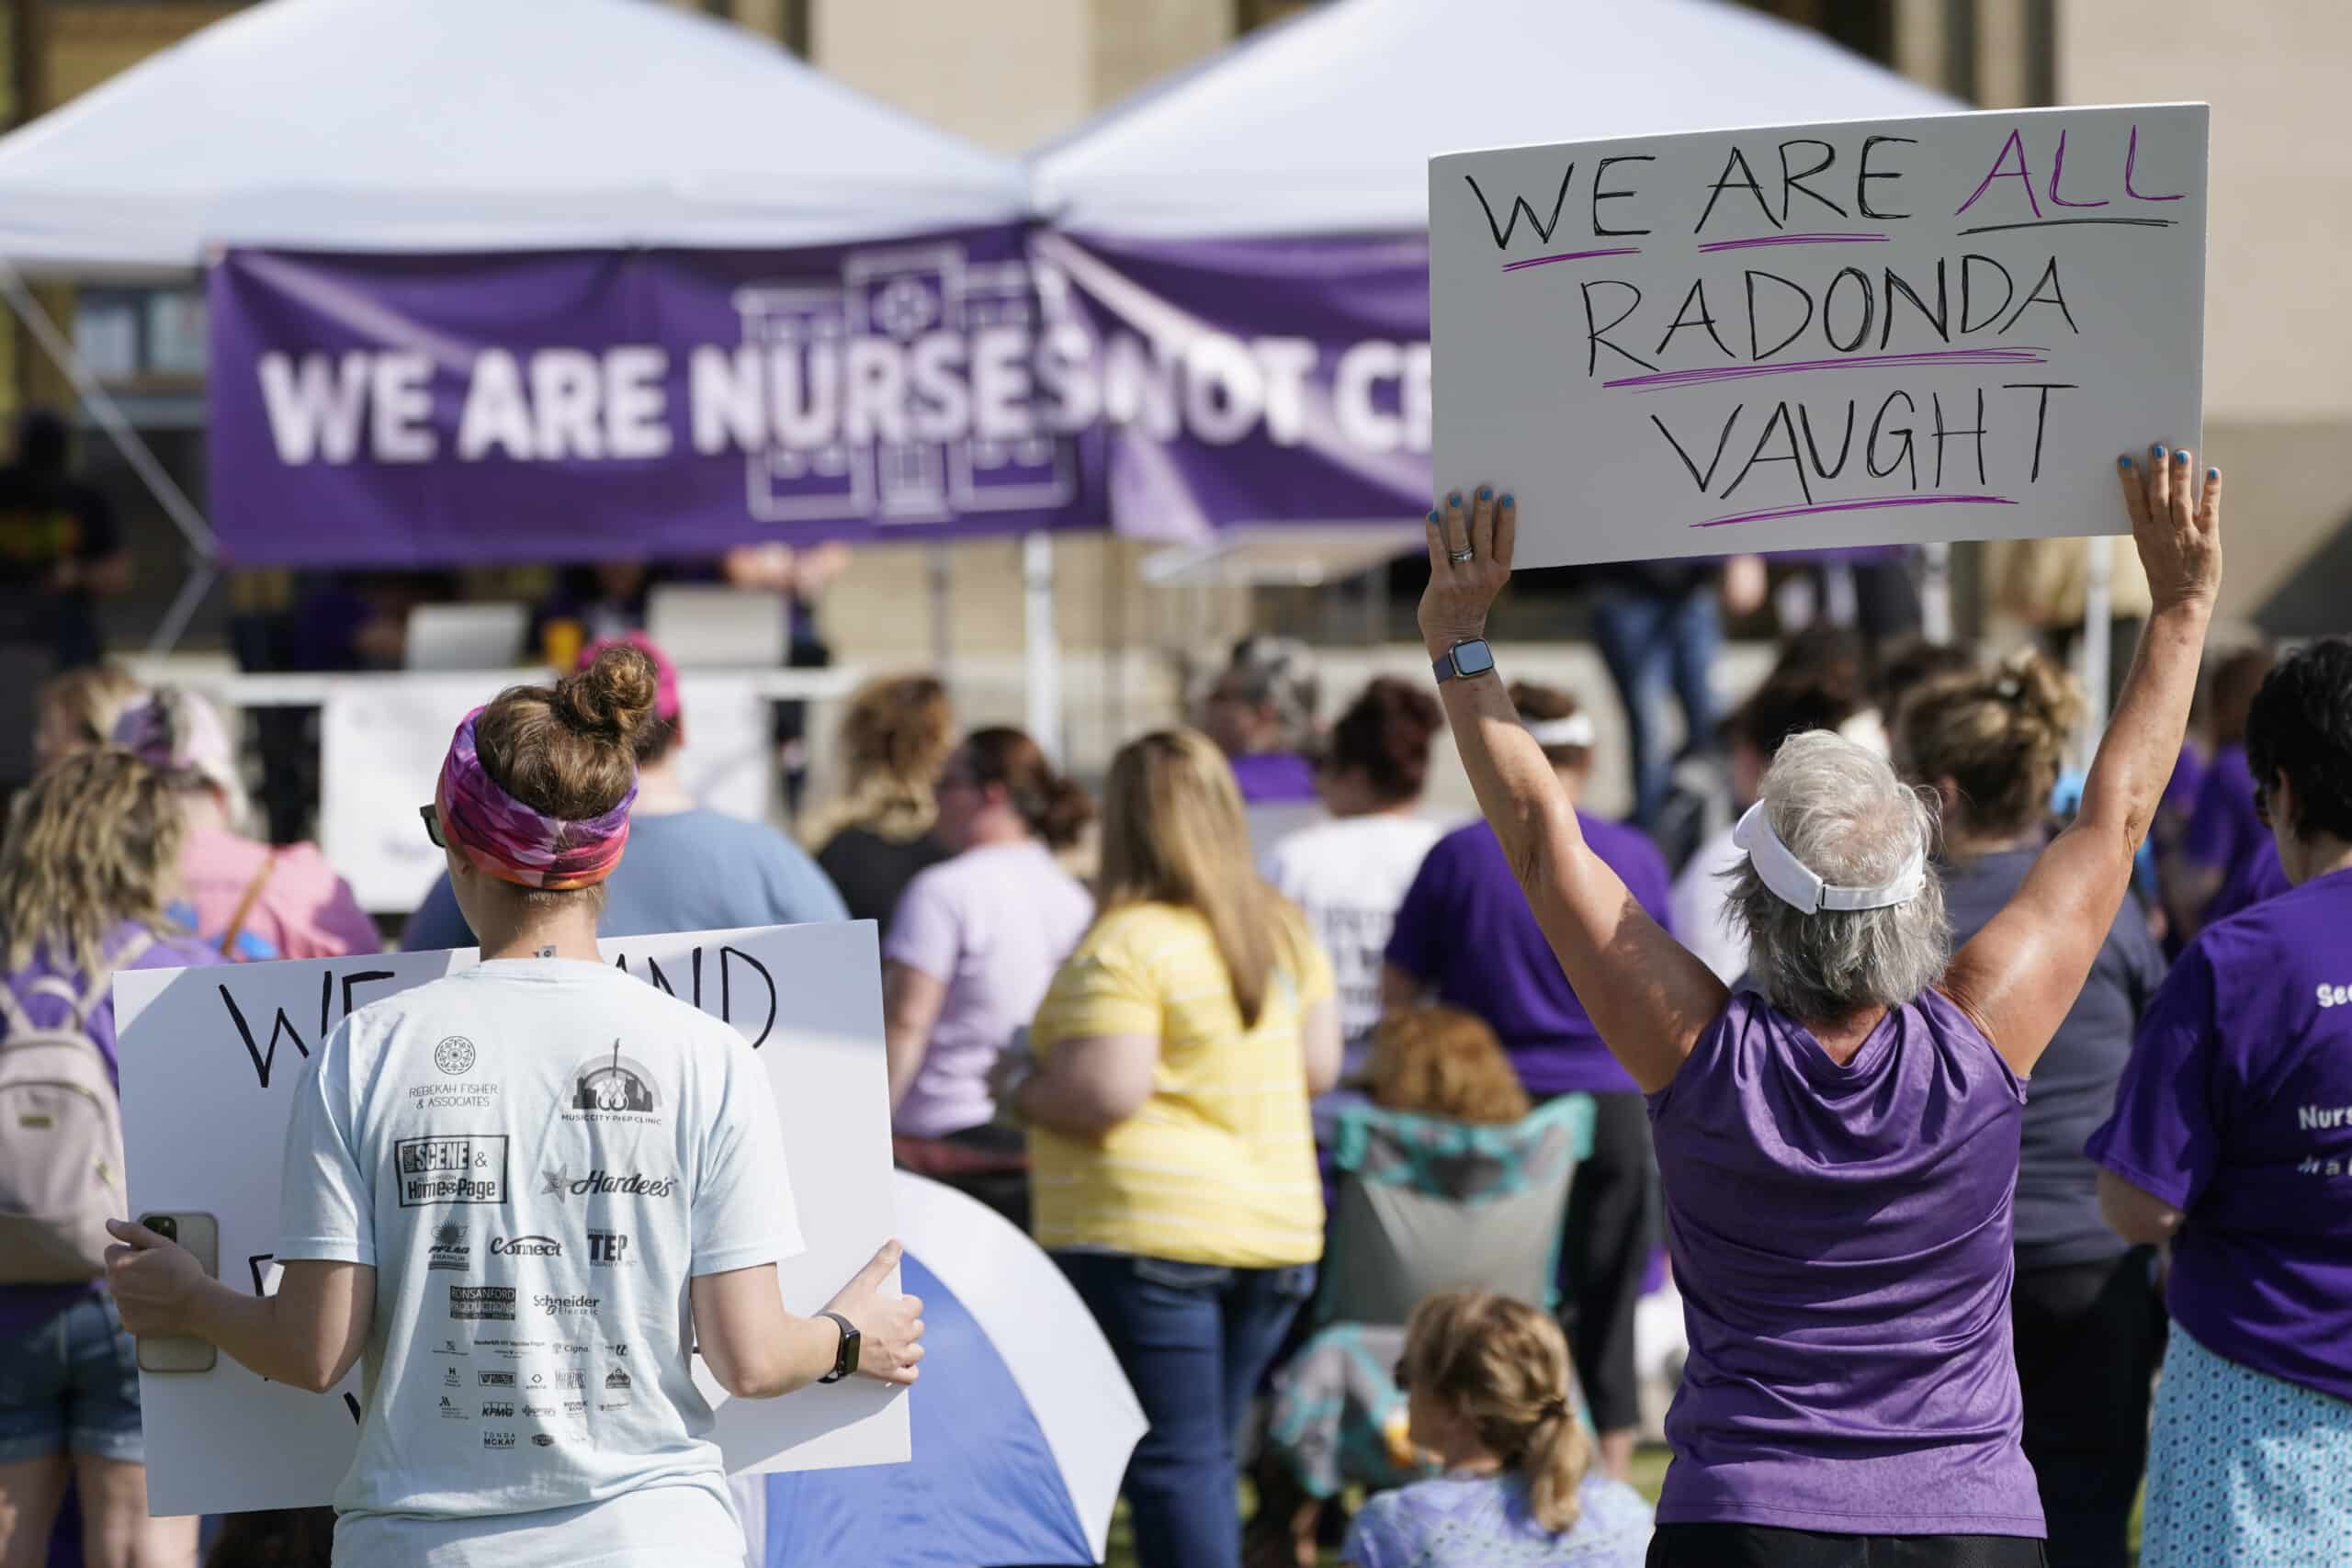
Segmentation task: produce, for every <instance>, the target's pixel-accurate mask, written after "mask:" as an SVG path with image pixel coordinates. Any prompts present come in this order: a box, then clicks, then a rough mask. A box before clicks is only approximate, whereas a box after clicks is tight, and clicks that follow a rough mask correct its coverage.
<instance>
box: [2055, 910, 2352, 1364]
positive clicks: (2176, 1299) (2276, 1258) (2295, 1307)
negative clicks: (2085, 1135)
mask: <svg viewBox="0 0 2352 1568" xmlns="http://www.w3.org/2000/svg"><path fill="white" fill-rule="evenodd" d="M2347 932H2352V871H2339V872H2336V873H2335V874H2333V875H2329V876H2322V877H2316V878H2314V879H2312V881H2310V882H2307V883H2305V884H2304V885H2303V886H2301V887H2297V888H2294V889H2292V890H2290V891H2289V892H2287V893H2283V894H2281V895H2279V896H2278V897H2276V898H2271V899H2268V900H2266V901H2265V902H2263V903H2260V904H2257V905H2256V906H2255V907H2254V908H2250V909H2247V910H2245V912H2244V913H2242V914H2240V915H2238V916H2236V917H2235V918H2233V919H2228V920H2224V921H2222V923H2221V924H2219V925H2214V926H2208V927H2207V928H2206V929H2205V930H2204V931H2200V932H2199V933H2198V936H2197V940H2196V941H2194V942H2190V943H2189V944H2188V951H2187V952H2186V953H2182V954H2181V956H2180V961H2179V962H2178V963H2177V964H2174V965H2173V966H2172V974H2171V976H2170V977H2169V978H2167V979H2166V980H2165V984H2164V986H2163V987H2162V988H2161V989H2159V990H2158V991H2157V992H2156V997H2155V1000H2154V1002H2152V1003H2151V1004H2150V1005H2149V1009H2148V1015H2147V1017H2146V1018H2145V1019H2144V1020H2143V1021H2142V1022H2141V1025H2140V1034H2139V1038H2138V1039H2137V1040H2136V1041H2134V1042H2133V1043H2132V1047H2131V1063H2130V1065H2129V1066H2126V1067H2125V1068H2124V1071H2123V1082H2122V1085H2121V1087H2120V1088H2119V1089H2117V1090H2116V1095H2115V1114H2114V1115H2113V1116H2111V1117H2110V1118H2109V1119H2108V1122H2107V1123H2106V1125H2104V1126H2102V1127H2100V1128H2099V1129H2098V1132H2096V1133H2094V1134H2091V1139H2090V1144H2089V1154H2090V1156H2091V1158H2093V1159H2095V1160H2097V1161H2098V1163H2099V1164H2101V1165H2103V1166H2105V1167H2106V1168H2108V1169H2109V1170H2111V1171H2113V1172H2115V1174H2116V1175H2118V1176H2120V1177H2121V1178H2122V1179H2124V1180H2126V1181H2128V1182H2130V1183H2131V1185H2132V1186H2134V1187H2137V1188H2139V1189H2140V1190H2142V1191H2143V1192H2146V1193H2149V1194H2151V1195H2153V1196H2154V1197H2156V1198H2158V1199H2161V1200H2162V1201H2164V1202H2165V1203H2168V1204H2170V1205H2171V1206H2172V1207H2174V1208H2176V1209H2177V1210H2179V1211H2180V1212H2181V1214H2182V1216H2183V1218H2182V1221H2181V1225H2180V1231H2179V1234H2178V1235H2177V1237H2176V1238H2175V1239H2174V1242H2173V1249H2172V1277H2171V1280H2170V1282H2169V1283H2168V1284H2167V1285H2166V1286H2165V1303H2166V1304H2167V1305H2168V1306H2169V1307H2170V1308H2171V1310H2172V1314H2173V1316H2174V1317H2176V1318H2177V1319H2179V1320H2180V1324H2181V1326H2183V1327H2184V1328H2186V1329H2188V1332H2189V1333H2191V1334H2192V1335H2194V1336H2196V1337H2197V1342H2198V1343H2199V1344H2200V1345H2203V1346H2204V1347H2206V1348H2208V1349H2210V1350H2211V1351H2212V1352H2213V1353H2214V1354H2215V1355H2217V1356H2223V1357H2226V1358H2228V1359H2231V1360H2233V1361H2235V1362H2237V1363H2238V1364H2240V1365H2241V1366H2246V1367H2251V1368H2253V1369H2254V1370H2255V1371H2258V1372H2267V1373H2268V1374H2269V1375H2270V1376H2272V1377H2276V1378H2284V1379H2286V1380H2287V1381H2288V1382H2295V1383H2301V1385H2303V1386H2304V1387H2306V1388H2314V1389H2318V1390H2319V1391H2321V1392H2322V1393H2331V1394H2334V1395H2335V1396H2336V1397H2337V1398H2339V1399H2352V936H2347V935H2346V933H2347Z"/></svg>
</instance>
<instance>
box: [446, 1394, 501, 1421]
mask: <svg viewBox="0 0 2352 1568" xmlns="http://www.w3.org/2000/svg"><path fill="white" fill-rule="evenodd" d="M441 1403H442V1404H448V1403H449V1402H448V1401H447V1400H446V1399H445V1400H443V1401H442V1402H441ZM481 1414H482V1419H484V1420H486V1421H489V1420H498V1421H509V1420H513V1419H514V1416H515V1402H514V1401H513V1400H511V1399H491V1400H485V1401H483V1402H482V1407H481Z"/></svg>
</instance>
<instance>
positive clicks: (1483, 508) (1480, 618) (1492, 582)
mask: <svg viewBox="0 0 2352 1568" xmlns="http://www.w3.org/2000/svg"><path fill="white" fill-rule="evenodd" d="M1518 525H1519V508H1518V506H1517V505H1516V503H1514V502H1513V501H1512V500H1511V498H1510V496H1508V495H1506V496H1503V497H1501V498H1499V499H1498V498H1497V497H1496V495H1495V491H1494V487H1493V486H1491V485H1480V486H1479V487H1478V489H1477V491H1476V494H1475V495H1472V496H1468V497H1465V496H1464V494H1463V493H1462V492H1461V491H1453V493H1452V494H1450V495H1448V496H1447V497H1446V498H1445V505H1444V507H1443V508H1442V510H1440V511H1435V512H1432V513H1430V515H1429V522H1428V525H1427V527H1428V533H1429V547H1430V585H1429V587H1428V588H1427V589H1425V590H1423V591H1422V593H1421V612H1420V621H1421V637H1422V640H1423V641H1425V642H1426V643H1428V645H1429V649H1430V658H1432V659H1437V658H1442V657H1443V656H1444V653H1445V651H1446V649H1450V648H1452V647H1453V645H1454V644H1455V643H1457V642H1468V641H1471V640H1473V639H1475V638H1477V637H1484V636H1486V635H1487V609H1488V608H1489V607H1491V606H1492V605H1493V604H1494V602H1495V596H1496V595H1497V594H1498V593H1500V592H1502V591H1503V584H1504V583H1506V582H1508V581H1510V558H1511V547H1512V544H1513V543H1514V541H1515V539H1516V537H1517V535H1518Z"/></svg>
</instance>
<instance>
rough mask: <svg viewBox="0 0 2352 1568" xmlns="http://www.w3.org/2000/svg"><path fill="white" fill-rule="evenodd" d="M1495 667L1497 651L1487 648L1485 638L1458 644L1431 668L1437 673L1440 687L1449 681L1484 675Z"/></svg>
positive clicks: (1446, 651) (1476, 638)
mask: <svg viewBox="0 0 2352 1568" xmlns="http://www.w3.org/2000/svg"><path fill="white" fill-rule="evenodd" d="M1494 667H1495V650H1494V649H1491V648H1488V647H1487V639H1486V638H1485V637H1472V638H1471V639H1470V640H1468V641H1467V642H1457V643H1455V644H1454V645H1453V647H1452V648H1449V649H1446V650H1445V656H1444V657H1443V658H1442V659H1440V660H1437V661H1436V662H1435V663H1434V664H1433V665H1431V668H1432V669H1434V670H1435V671H1437V680H1438V684H1439V685H1441V686H1442V685H1443V684H1445V682H1448V681H1466V680H1468V679H1469V678H1470V677H1471V676H1473V675H1484V674H1486V673H1487V672H1488V671H1491V670H1493V669H1494Z"/></svg>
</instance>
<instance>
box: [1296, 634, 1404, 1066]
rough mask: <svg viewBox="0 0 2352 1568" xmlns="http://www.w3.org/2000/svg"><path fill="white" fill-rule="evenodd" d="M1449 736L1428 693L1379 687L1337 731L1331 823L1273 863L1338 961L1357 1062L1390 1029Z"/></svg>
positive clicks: (1324, 779) (1328, 760) (1328, 787)
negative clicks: (1423, 812) (1394, 987)
mask: <svg viewBox="0 0 2352 1568" xmlns="http://www.w3.org/2000/svg"><path fill="white" fill-rule="evenodd" d="M1444 727H1445V715H1444V714H1443V712H1442V711H1441V710H1440V709H1439V707H1438V705H1437V699H1436V698H1434V697H1432V696H1430V694H1428V693H1427V692H1424V691H1422V690H1421V689H1420V688H1419V686H1417V685H1415V684H1413V683H1412V682H1408V681H1399V680H1397V678H1396V677H1395V676H1393V675H1383V676H1380V677H1379V678H1377V679H1376V680H1374V682H1372V683H1371V684H1370V685H1368V686H1366V687H1365V688H1364V689H1363V694H1362V695H1361V696H1359V697H1357V698H1356V700H1355V701H1354V702H1352V703H1351V704H1349V705H1348V711H1347V712H1345V713H1343V714H1341V715H1340V721H1339V722H1338V723H1337V724H1335V725H1333V726H1332V727H1331V742H1330V745H1329V749H1328V750H1326V751H1325V752H1324V754H1323V766H1322V769H1321V772H1320V775H1319V780H1318V782H1319V784H1320V787H1321V790H1322V795H1323V804H1324V806H1325V807H1326V808H1327V809H1328V810H1329V812H1330V813H1331V816H1330V818H1329V820H1328V821H1323V822H1317V823H1315V824H1313V825H1312V826H1310V827H1306V828H1301V829H1298V830H1297V831H1296V832H1295V833H1291V834H1289V835H1287V836H1286V837H1284V838H1283V839H1281V840H1278V841H1277V842H1276V843H1275V845H1274V847H1273V849H1272V852H1269V853H1268V855H1267V856H1266V880H1267V881H1269V882H1272V884H1273V885H1274V886H1275V887H1276V888H1277V889H1279V890H1280V891H1281V892H1282V894H1283V897H1287V898H1288V899H1290V901H1291V902H1292V903H1294V904H1296V905H1297V906H1298V907H1299V908H1300V909H1302V910H1304V911H1305V912H1306V919H1307V921H1308V923H1309V924H1311V925H1312V926H1313V927H1314V928H1315V934H1316V935H1317V937H1318V938H1320V939H1321V941H1322V943H1323V948H1324V951H1325V952H1327V953H1329V954H1330V955H1331V967H1332V970H1333V972H1334V973H1335V974H1336V975H1337V976H1338V978H1339V985H1340V1032H1341V1033H1342V1034H1343V1035H1344V1036H1345V1037H1346V1040H1347V1043H1348V1045H1349V1047H1350V1050H1351V1055H1352V1054H1355V1053H1358V1052H1361V1050H1362V1049H1363V1045H1364V1044H1365V1043H1366V1042H1367V1040H1368V1039H1369V1038H1370V1036H1371V1034H1372V1031H1373V1028H1374V1025H1375V1024H1377V1023H1379V1021H1380V1012H1381V1004H1380V966H1381V959H1382V956H1383V954H1385V953H1386V952H1387V951H1388V929H1389V926H1390V924H1391V923H1392V922H1393V921H1394V920H1395V919H1396V918H1397V905H1398V904H1400V903H1402V902H1404V898H1405V889H1407V888H1408V887H1410V886H1412V885H1413V874H1414V873H1415V872H1417V871H1419V870H1420V868H1421V860H1422V857H1424V856H1425V855H1427V854H1428V853H1429V852H1430V845H1432V844H1434V843H1436V842H1437V840H1438V829H1437V825H1436V824H1435V823H1433V822H1430V821H1428V820H1427V819H1425V818H1420V817H1418V816H1415V815H1414V812H1415V811H1416V809H1417V808H1418V807H1419V806H1420V803H1421V791H1422V790H1423V788H1424V787H1426V786H1427V784H1429V777H1430V740H1431V739H1433V738H1434V737H1435V736H1436V734H1437V732H1438V731H1439V730H1440V729H1442V728H1444ZM1350 1066H1353V1064H1352V1062H1351V1064H1350Z"/></svg>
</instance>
